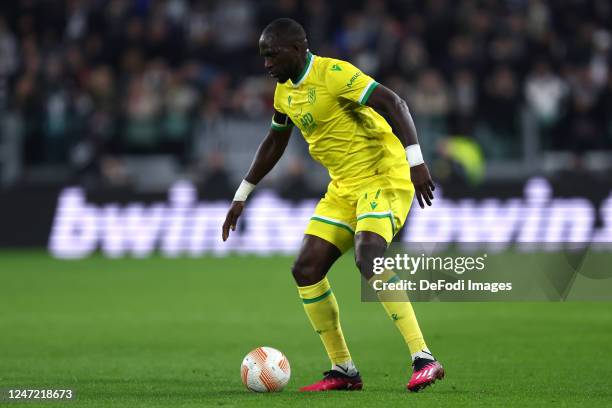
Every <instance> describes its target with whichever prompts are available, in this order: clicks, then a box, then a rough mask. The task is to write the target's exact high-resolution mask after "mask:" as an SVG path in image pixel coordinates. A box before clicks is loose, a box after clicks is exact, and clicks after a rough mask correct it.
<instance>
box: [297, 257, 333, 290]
mask: <svg viewBox="0 0 612 408" xmlns="http://www.w3.org/2000/svg"><path fill="white" fill-rule="evenodd" d="M291 273H292V274H293V279H295V282H296V283H297V284H298V285H299V286H308V285H314V284H315V283H317V282H319V281H320V280H321V279H323V277H324V276H325V273H323V272H322V271H321V270H320V268H317V267H316V266H315V265H314V264H312V263H310V262H308V261H304V260H300V259H298V260H297V261H295V263H294V264H293V267H292V268H291Z"/></svg>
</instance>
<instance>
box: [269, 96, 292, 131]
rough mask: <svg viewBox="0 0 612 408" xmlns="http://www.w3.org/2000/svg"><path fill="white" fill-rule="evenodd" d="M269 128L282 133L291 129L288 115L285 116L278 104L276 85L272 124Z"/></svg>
mask: <svg viewBox="0 0 612 408" xmlns="http://www.w3.org/2000/svg"><path fill="white" fill-rule="evenodd" d="M270 127H271V128H272V129H273V130H278V131H283V130H288V129H292V128H293V122H291V119H289V115H287V114H286V113H285V112H284V111H283V108H282V106H281V104H280V103H279V89H278V85H276V89H275V90H274V115H272V123H271V124H270Z"/></svg>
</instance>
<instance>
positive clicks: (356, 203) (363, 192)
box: [305, 175, 414, 253]
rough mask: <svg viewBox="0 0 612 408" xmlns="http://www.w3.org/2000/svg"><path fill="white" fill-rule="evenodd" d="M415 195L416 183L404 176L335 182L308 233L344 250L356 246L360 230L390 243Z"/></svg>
mask: <svg viewBox="0 0 612 408" xmlns="http://www.w3.org/2000/svg"><path fill="white" fill-rule="evenodd" d="M413 197H414V186H413V185H412V182H411V181H410V179H409V178H408V177H404V176H401V177H399V176H392V175H376V176H372V177H368V178H365V179H361V180H358V181H354V182H350V183H343V182H338V181H332V182H331V183H329V186H328V188H327V193H325V197H323V198H322V199H321V201H319V204H317V207H316V208H315V212H314V215H313V216H312V217H311V218H310V222H309V223H308V227H307V228H306V231H305V234H309V235H315V236H317V237H320V238H323V239H324V240H326V241H328V242H331V243H332V244H334V245H335V246H336V247H338V249H340V251H341V252H342V253H344V252H345V251H346V250H347V249H349V248H351V247H352V246H353V241H354V235H355V234H356V233H357V232H360V231H371V232H375V233H377V234H378V235H380V236H382V237H383V238H384V239H385V240H386V241H387V243H390V242H391V240H393V237H394V236H395V234H396V233H397V232H398V231H399V230H400V228H402V226H403V225H404V221H406V217H407V216H408V211H409V210H410V206H411V204H412V198H413Z"/></svg>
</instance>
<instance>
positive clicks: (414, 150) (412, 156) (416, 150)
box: [406, 144, 425, 167]
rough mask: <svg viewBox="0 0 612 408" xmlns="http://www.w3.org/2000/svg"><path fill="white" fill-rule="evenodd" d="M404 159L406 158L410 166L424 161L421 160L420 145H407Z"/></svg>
mask: <svg viewBox="0 0 612 408" xmlns="http://www.w3.org/2000/svg"><path fill="white" fill-rule="evenodd" d="M406 159H407V160H408V164H409V165H410V167H414V166H418V165H419V164H423V163H425V160H423V153H421V146H419V145H418V144H413V145H410V146H407V147H406Z"/></svg>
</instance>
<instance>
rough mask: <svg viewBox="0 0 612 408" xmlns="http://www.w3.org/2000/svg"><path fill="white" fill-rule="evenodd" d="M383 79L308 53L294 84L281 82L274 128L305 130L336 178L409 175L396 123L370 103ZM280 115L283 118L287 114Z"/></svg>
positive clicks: (314, 151)
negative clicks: (393, 123) (392, 122)
mask: <svg viewBox="0 0 612 408" xmlns="http://www.w3.org/2000/svg"><path fill="white" fill-rule="evenodd" d="M376 86H378V83H377V82H376V81H375V80H373V79H372V78H371V77H369V76H368V75H366V74H364V73H363V72H361V71H360V70H359V69H357V68H356V67H355V66H353V65H352V64H350V63H348V62H346V61H342V60H337V59H333V58H324V57H320V56H317V55H314V54H312V53H310V52H308V56H307V61H306V66H305V67H304V70H303V72H302V73H301V75H300V76H299V78H298V80H297V81H296V82H295V83H294V82H293V81H292V80H291V79H289V80H288V81H286V82H285V83H282V84H277V85H276V90H275V92H274V109H275V110H276V111H277V112H279V113H280V114H282V115H286V118H285V119H287V120H280V119H278V117H277V116H276V115H275V117H274V118H273V119H272V125H271V126H272V128H273V129H276V130H284V129H288V128H290V127H291V126H293V125H294V124H295V125H296V126H297V127H298V128H299V129H300V130H301V132H302V135H303V136H304V139H306V142H307V143H308V148H309V151H310V154H311V155H312V157H313V158H314V159H315V160H317V161H318V162H320V163H321V164H322V165H323V166H325V167H326V168H327V170H328V171H329V175H330V177H331V178H332V180H342V181H348V180H353V179H363V178H366V177H370V176H372V175H376V174H386V173H395V174H402V175H405V177H406V178H408V179H409V177H410V167H409V166H408V162H407V160H406V154H405V152H404V148H403V146H402V144H401V142H400V141H399V139H398V138H397V137H396V136H395V135H394V134H393V131H392V130H391V126H389V124H388V123H387V121H386V120H385V119H384V118H383V117H382V116H380V115H379V114H378V113H377V112H376V111H375V110H374V109H372V108H370V107H368V106H366V105H365V104H366V102H367V101H368V98H369V96H370V95H371V93H372V91H374V89H375V88H376ZM282 115H281V116H282Z"/></svg>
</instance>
